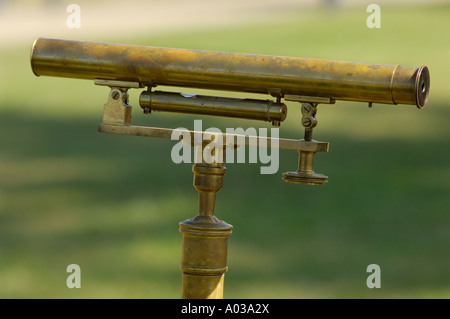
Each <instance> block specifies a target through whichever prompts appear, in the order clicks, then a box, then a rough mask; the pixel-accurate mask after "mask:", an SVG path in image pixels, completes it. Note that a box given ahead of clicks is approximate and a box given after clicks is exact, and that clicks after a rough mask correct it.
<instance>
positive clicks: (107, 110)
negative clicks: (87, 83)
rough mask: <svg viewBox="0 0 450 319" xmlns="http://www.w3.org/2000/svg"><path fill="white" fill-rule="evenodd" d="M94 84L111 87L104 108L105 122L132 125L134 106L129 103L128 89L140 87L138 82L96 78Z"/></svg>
mask: <svg viewBox="0 0 450 319" xmlns="http://www.w3.org/2000/svg"><path fill="white" fill-rule="evenodd" d="M94 84H96V85H103V86H108V87H110V89H111V91H110V92H109V96H108V100H107V101H106V103H105V105H104V108H103V123H106V124H118V125H131V111H132V107H131V105H129V104H128V89H131V88H140V87H142V85H141V84H140V83H138V82H126V81H114V80H104V79H95V80H94Z"/></svg>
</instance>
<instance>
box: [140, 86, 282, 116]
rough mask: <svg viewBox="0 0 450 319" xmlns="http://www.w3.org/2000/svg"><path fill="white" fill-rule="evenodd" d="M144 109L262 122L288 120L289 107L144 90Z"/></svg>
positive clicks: (258, 101) (271, 103) (255, 101)
mask: <svg viewBox="0 0 450 319" xmlns="http://www.w3.org/2000/svg"><path fill="white" fill-rule="evenodd" d="M139 104H140V105H141V107H142V108H144V109H145V108H149V109H150V110H151V111H159V112H175V113H187V114H203V115H214V116H224V117H235V118H243V119H251V120H262V121H268V122H273V121H279V122H282V121H284V120H285V119H286V114H287V107H286V105H285V104H283V103H276V102H274V101H271V100H255V99H235V98H229V97H217V96H205V95H193V94H182V93H174V92H161V91H154V92H149V91H144V92H142V93H141V96H140V97H139Z"/></svg>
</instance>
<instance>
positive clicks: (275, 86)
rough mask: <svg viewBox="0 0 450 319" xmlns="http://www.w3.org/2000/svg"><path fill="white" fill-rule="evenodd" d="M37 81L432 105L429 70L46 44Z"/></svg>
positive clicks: (37, 56) (36, 47)
mask: <svg viewBox="0 0 450 319" xmlns="http://www.w3.org/2000/svg"><path fill="white" fill-rule="evenodd" d="M31 66H32V69H33V72H34V73H35V74H36V75H48V76H59V77H68V78H80V79H91V80H94V79H109V80H120V81H130V82H139V83H141V84H143V85H146V86H150V87H152V86H156V85H168V86H181V87H193V88H203V89H215V90H228V91H237V92H253V93H263V94H267V93H269V92H278V95H279V96H281V97H282V96H284V95H286V94H287V95H306V96H316V97H326V98H330V99H334V100H348V101H361V102H372V103H387V104H412V105H417V107H419V108H422V107H424V106H425V104H426V101H427V98H428V92H429V88H430V75H429V71H428V68H427V67H426V66H421V67H419V68H415V67H404V66H400V65H389V64H372V63H357V62H344V61H330V60H319V59H307V58H294V57H280V56H267V55H255V54H238V53H226V52H212V51H200V50H185V49H171V48H159V47H148V46H137V45H123V44H108V43H98V42H83V41H70V40H59V39H46V38H38V39H37V40H36V41H35V42H34V44H33V48H32V52H31Z"/></svg>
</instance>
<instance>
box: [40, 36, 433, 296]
mask: <svg viewBox="0 0 450 319" xmlns="http://www.w3.org/2000/svg"><path fill="white" fill-rule="evenodd" d="M31 68H32V70H33V72H34V74H35V75H37V76H41V75H43V76H57V77H67V78H77V79H87V80H93V81H94V83H95V84H96V85H102V86H108V87H109V88H110V92H109V95H108V99H107V101H106V103H105V104H104V109H103V122H102V124H100V125H99V127H98V129H99V132H103V133H112V134H124V135H134V136H148V137H159V138H171V137H172V136H173V134H174V133H177V131H176V130H173V129H169V128H160V127H147V126H135V125H132V107H131V105H129V104H128V97H129V95H128V90H129V89H139V88H144V87H147V88H146V89H145V90H144V91H143V92H142V93H141V95H140V98H139V104H140V106H141V108H142V109H143V112H144V113H145V114H150V113H152V112H176V113H185V114H197V115H212V116H221V117H231V118H243V119H252V120H260V121H268V122H271V123H272V124H273V125H274V126H279V125H280V123H281V122H283V121H284V120H285V118H286V116H287V106H286V104H284V103H282V99H284V101H293V102H299V103H301V113H302V118H301V125H302V126H303V128H304V137H303V138H302V139H283V138H271V137H269V138H265V139H260V138H259V137H258V139H254V138H253V137H252V136H248V135H239V134H231V133H230V134H229V133H227V134H222V133H221V137H226V138H219V135H216V134H214V133H209V132H206V131H205V132H202V131H200V132H195V131H188V130H186V131H185V132H182V133H183V134H182V139H183V143H189V145H192V140H193V139H192V138H191V137H192V136H193V137H195V136H198V135H200V136H202V142H200V144H196V143H194V144H193V146H195V148H196V151H197V153H196V154H197V155H198V154H203V151H208V150H210V148H211V147H212V146H211V144H212V142H214V143H215V146H214V147H213V148H214V152H211V154H214V155H213V156H212V157H213V158H212V161H209V160H208V161H207V160H205V159H202V160H200V161H198V162H196V164H194V165H193V168H192V171H193V173H194V182H193V184H194V187H195V189H196V190H197V191H198V206H199V209H198V214H197V215H196V216H195V217H193V218H190V219H187V220H185V221H183V222H180V223H179V230H180V232H181V233H182V235H183V242H182V256H181V265H180V268H181V270H182V297H183V298H222V297H223V282H224V274H225V272H226V271H227V269H228V266H227V242H228V236H229V235H231V230H232V226H231V225H229V224H227V223H226V222H224V221H222V220H219V219H218V218H217V217H215V216H214V207H215V199H216V193H217V192H218V191H219V190H220V189H221V188H222V186H223V177H224V175H225V172H226V168H225V165H224V164H225V163H224V159H223V156H220V155H221V154H222V155H223V152H224V150H225V149H227V148H232V149H237V148H239V147H241V146H250V145H251V146H259V147H267V148H269V147H270V148H279V149H290V150H296V151H297V152H298V153H299V157H298V166H297V170H296V171H292V172H286V173H283V174H282V176H283V180H284V181H286V182H289V183H299V184H307V185H323V184H326V183H327V182H328V177H327V176H325V175H322V174H319V173H316V172H315V171H314V156H315V154H316V153H317V152H327V151H328V143H327V142H318V141H316V140H314V139H313V138H312V133H313V129H314V128H315V127H316V125H317V118H316V113H317V108H318V105H319V104H334V103H335V102H336V101H337V100H344V101H355V102H366V103H369V106H371V105H372V103H382V104H409V105H416V106H417V107H418V108H419V109H421V108H423V107H424V106H425V104H426V102H427V99H428V95H429V90H430V73H429V70H428V68H427V67H426V66H425V65H422V66H421V67H418V68H415V67H405V66H400V65H389V64H373V63H356V62H343V61H329V60H318V59H306V58H295V57H280V56H267V55H255V54H238V53H225V52H211V51H200V50H185V49H171V48H159V47H146V46H137V45H122V44H107V43H97V42H82V41H69V40H60V39H46V38H39V39H37V40H36V41H35V42H34V44H33V47H32V51H31ZM157 86H174V87H189V88H198V89H211V90H217V91H234V92H241V93H259V94H268V95H270V96H272V98H275V100H272V99H253V98H252V99H241V98H231V97H217V96H207V95H193V94H183V93H180V92H162V91H159V90H153V89H154V88H155V87H157ZM178 133H179V132H178ZM229 138H230V139H229ZM185 139H186V141H185ZM194 139H195V138H194ZM216 146H217V147H218V148H216Z"/></svg>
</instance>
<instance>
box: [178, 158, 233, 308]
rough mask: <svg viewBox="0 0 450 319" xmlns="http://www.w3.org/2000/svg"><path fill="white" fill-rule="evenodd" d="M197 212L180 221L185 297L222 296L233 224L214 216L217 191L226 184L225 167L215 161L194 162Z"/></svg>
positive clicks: (210, 297) (205, 297)
mask: <svg viewBox="0 0 450 319" xmlns="http://www.w3.org/2000/svg"><path fill="white" fill-rule="evenodd" d="M192 171H193V172H194V187H195V189H196V190H197V191H198V196H199V197H198V203H199V211H198V215H197V216H195V217H193V218H191V219H188V220H185V221H183V222H180V223H179V226H180V232H181V233H182V235H183V242H182V253H181V266H180V267H181V270H182V271H183V274H182V298H184V299H221V298H223V283H224V276H225V272H226V271H227V269H228V266H227V249H228V236H229V235H231V229H232V228H233V226H231V225H229V224H227V223H226V222H224V221H221V220H219V219H218V218H217V217H215V216H214V204H215V199H216V192H218V191H219V190H220V189H221V188H222V186H223V176H224V175H225V172H226V168H225V166H224V165H223V164H218V163H217V162H213V163H212V164H207V163H205V162H203V163H201V164H195V165H194V166H193V167H192Z"/></svg>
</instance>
